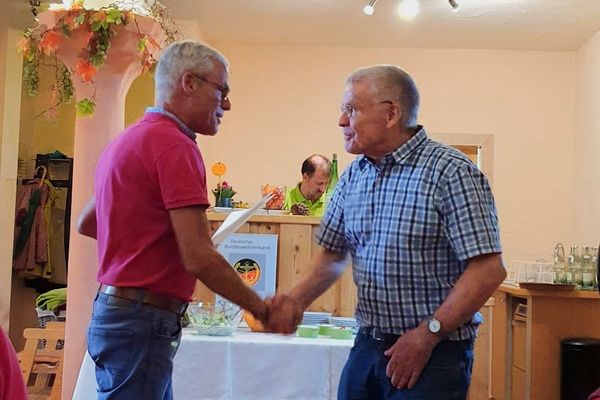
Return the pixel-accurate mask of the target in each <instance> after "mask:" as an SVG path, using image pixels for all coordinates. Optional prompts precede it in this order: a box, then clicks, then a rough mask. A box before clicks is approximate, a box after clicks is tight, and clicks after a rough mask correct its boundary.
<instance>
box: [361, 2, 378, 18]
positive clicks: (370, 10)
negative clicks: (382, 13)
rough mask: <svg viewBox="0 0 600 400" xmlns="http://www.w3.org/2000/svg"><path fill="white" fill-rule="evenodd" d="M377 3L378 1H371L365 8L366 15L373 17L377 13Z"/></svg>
mask: <svg viewBox="0 0 600 400" xmlns="http://www.w3.org/2000/svg"><path fill="white" fill-rule="evenodd" d="M375 3H377V0H370V1H369V4H367V5H366V6H365V7H364V8H363V12H364V13H365V15H373V13H374V12H375Z"/></svg>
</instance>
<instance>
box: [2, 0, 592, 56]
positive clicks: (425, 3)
mask: <svg viewBox="0 0 600 400" xmlns="http://www.w3.org/2000/svg"><path fill="white" fill-rule="evenodd" d="M398 1H399V0H378V2H377V4H376V7H375V14H374V15H373V16H371V17H367V16H365V15H364V14H363V13H362V8H363V6H364V5H365V4H367V3H368V0H162V3H163V4H165V5H166V6H167V7H168V8H169V10H170V11H171V14H172V15H173V16H174V17H175V18H177V19H185V20H194V21H197V23H198V26H199V28H200V29H201V31H202V32H203V33H204V35H205V37H206V39H207V40H208V41H210V42H211V43H214V44H282V45H322V46H368V47H407V48H477V49H521V50H563V51H572V50H576V49H578V48H579V47H580V46H581V45H582V44H584V43H585V42H586V41H587V40H588V39H589V38H590V37H592V35H594V34H595V33H596V32H598V31H600V0H458V1H459V3H460V4H461V9H460V11H459V12H458V13H452V12H451V8H450V6H449V4H448V1H447V0H419V1H420V4H421V11H420V13H419V15H418V16H417V18H416V19H414V20H412V21H405V20H402V19H400V18H399V17H398V15H397V13H396V8H397V4H398ZM0 2H8V3H9V4H10V5H11V6H12V10H11V13H12V15H14V16H15V18H11V22H12V23H13V24H15V23H20V24H23V26H26V25H27V24H29V23H30V22H31V18H30V15H31V14H30V13H29V11H28V6H27V4H28V0H0ZM23 21H26V22H23Z"/></svg>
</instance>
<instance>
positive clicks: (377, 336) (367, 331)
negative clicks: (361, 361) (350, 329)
mask: <svg viewBox="0 0 600 400" xmlns="http://www.w3.org/2000/svg"><path fill="white" fill-rule="evenodd" d="M358 334H359V335H364V336H368V337H369V338H371V339H374V340H377V341H380V342H395V341H396V340H398V338H399V337H400V336H401V335H396V334H393V333H385V332H382V331H381V330H380V329H379V328H372V327H370V326H365V327H362V328H360V329H359V330H358Z"/></svg>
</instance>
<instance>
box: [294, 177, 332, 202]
mask: <svg viewBox="0 0 600 400" xmlns="http://www.w3.org/2000/svg"><path fill="white" fill-rule="evenodd" d="M301 184H302V182H298V185H296V190H297V194H298V197H300V199H298V200H301V201H302V202H303V203H310V204H321V203H323V196H324V195H325V194H323V196H321V197H319V198H318V199H317V200H308V199H307V198H306V197H304V195H303V194H302V190H300V185H301Z"/></svg>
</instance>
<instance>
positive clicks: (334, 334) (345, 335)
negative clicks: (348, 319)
mask: <svg viewBox="0 0 600 400" xmlns="http://www.w3.org/2000/svg"><path fill="white" fill-rule="evenodd" d="M330 332H331V338H332V339H352V329H349V328H343V327H339V326H333V327H331V329H330Z"/></svg>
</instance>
